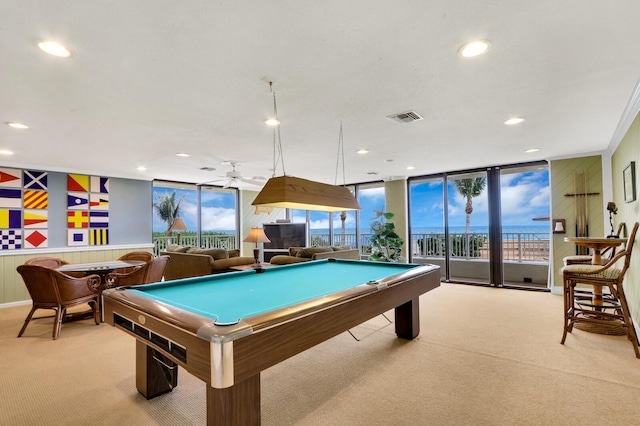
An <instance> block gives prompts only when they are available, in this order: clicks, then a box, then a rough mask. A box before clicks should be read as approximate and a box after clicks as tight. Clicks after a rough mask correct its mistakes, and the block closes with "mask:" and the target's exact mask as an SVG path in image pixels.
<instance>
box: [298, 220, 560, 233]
mask: <svg viewBox="0 0 640 426" xmlns="http://www.w3.org/2000/svg"><path fill="white" fill-rule="evenodd" d="M333 231H334V233H339V232H340V228H334V229H333ZM310 232H311V235H317V234H328V233H329V229H328V228H327V229H322V228H320V229H311V230H310ZM355 232H356V230H355V228H346V229H345V233H347V234H355ZM449 232H450V233H452V234H464V233H465V232H466V227H465V226H450V227H449ZM502 232H503V233H508V232H513V233H516V232H540V233H550V232H551V225H550V224H549V223H545V224H543V225H531V226H526V225H505V226H503V227H502ZM360 233H361V234H370V233H371V230H370V229H369V228H360ZM411 233H412V234H444V227H435V226H434V227H416V228H411ZM471 233H478V234H487V233H489V227H488V226H472V227H471Z"/></svg>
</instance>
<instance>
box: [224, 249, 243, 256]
mask: <svg viewBox="0 0 640 426" xmlns="http://www.w3.org/2000/svg"><path fill="white" fill-rule="evenodd" d="M227 253H228V254H229V257H240V250H237V249H236V250H229V251H228V252H227Z"/></svg>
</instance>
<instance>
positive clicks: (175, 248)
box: [167, 244, 191, 253]
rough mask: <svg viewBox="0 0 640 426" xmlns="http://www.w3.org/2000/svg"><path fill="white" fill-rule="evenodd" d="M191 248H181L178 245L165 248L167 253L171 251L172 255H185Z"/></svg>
mask: <svg viewBox="0 0 640 426" xmlns="http://www.w3.org/2000/svg"><path fill="white" fill-rule="evenodd" d="M190 248H191V247H189V246H181V245H179V244H169V245H168V246H167V251H172V252H174V253H186V252H187V250H189V249H190Z"/></svg>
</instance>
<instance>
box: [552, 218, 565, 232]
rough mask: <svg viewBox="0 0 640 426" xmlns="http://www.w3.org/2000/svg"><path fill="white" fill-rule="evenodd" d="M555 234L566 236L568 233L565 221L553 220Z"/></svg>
mask: <svg viewBox="0 0 640 426" xmlns="http://www.w3.org/2000/svg"><path fill="white" fill-rule="evenodd" d="M552 224H553V233H554V234H564V233H566V232H567V227H566V226H565V225H566V222H565V220H564V219H553V222H552Z"/></svg>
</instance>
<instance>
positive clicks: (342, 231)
mask: <svg viewBox="0 0 640 426" xmlns="http://www.w3.org/2000/svg"><path fill="white" fill-rule="evenodd" d="M346 220H347V212H342V213H340V221H341V222H342V223H341V226H340V235H341V238H340V239H341V243H340V245H345V234H346V232H347V228H346V225H345V222H346Z"/></svg>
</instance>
